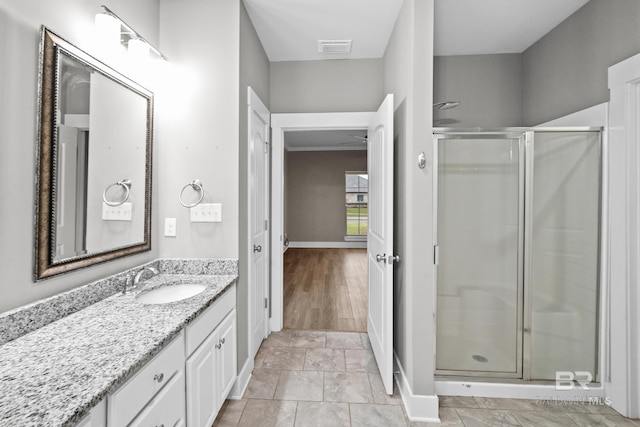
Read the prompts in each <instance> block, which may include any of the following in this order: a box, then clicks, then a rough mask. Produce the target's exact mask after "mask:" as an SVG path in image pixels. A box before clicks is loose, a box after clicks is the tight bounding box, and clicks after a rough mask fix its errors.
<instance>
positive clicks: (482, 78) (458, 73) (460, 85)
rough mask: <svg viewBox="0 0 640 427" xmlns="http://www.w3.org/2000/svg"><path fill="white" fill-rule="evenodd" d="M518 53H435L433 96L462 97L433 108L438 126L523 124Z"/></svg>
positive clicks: (449, 99) (443, 97)
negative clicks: (442, 107)
mask: <svg viewBox="0 0 640 427" xmlns="http://www.w3.org/2000/svg"><path fill="white" fill-rule="evenodd" d="M521 80H522V69H521V55H520V54H517V53H514V54H501V55H459V56H436V57H435V58H434V65H433V99H434V103H435V102H441V101H446V100H447V101H461V102H462V104H460V105H459V106H458V107H456V108H453V109H451V110H438V109H436V110H434V113H433V115H434V126H438V127H507V126H520V125H521V124H522V109H521V101H522V94H521V87H522V81H521Z"/></svg>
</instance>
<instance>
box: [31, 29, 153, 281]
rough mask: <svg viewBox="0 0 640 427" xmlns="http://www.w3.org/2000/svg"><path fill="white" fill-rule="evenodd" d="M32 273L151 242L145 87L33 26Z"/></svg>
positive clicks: (60, 269)
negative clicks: (36, 52)
mask: <svg viewBox="0 0 640 427" xmlns="http://www.w3.org/2000/svg"><path fill="white" fill-rule="evenodd" d="M40 67H41V68H40V82H39V115H38V116H39V117H38V118H39V147H38V156H37V157H38V166H37V171H38V179H37V180H36V181H37V188H36V194H37V196H36V221H37V227H36V242H35V243H36V260H35V268H34V275H35V279H36V280H40V279H44V278H47V277H50V276H53V275H57V274H61V273H65V272H68V271H72V270H75V269H78V268H82V267H86V266H89V265H93V264H97V263H100V262H105V261H109V260H112V259H115V258H119V257H122V256H126V255H131V254H135V253H138V252H143V251H148V250H150V249H151V238H150V229H151V213H150V206H151V146H152V133H153V132H152V131H153V94H152V93H151V92H150V91H148V90H147V89H145V88H143V87H142V86H140V85H138V84H137V83H135V82H133V81H131V80H130V79H128V78H126V77H125V76H123V75H121V74H120V73H118V72H117V71H115V70H113V69H111V68H110V67H108V66H107V65H105V64H103V63H101V62H100V61H98V60H96V59H94V58H93V57H91V56H90V55H88V54H86V53H85V52H83V51H82V50H80V49H78V48H77V47H75V46H73V45H72V44H70V43H69V42H67V41H65V40H64V39H62V38H60V37H59V36H57V35H56V34H55V33H53V32H51V31H50V30H49V29H47V28H45V27H42V29H41V49H40Z"/></svg>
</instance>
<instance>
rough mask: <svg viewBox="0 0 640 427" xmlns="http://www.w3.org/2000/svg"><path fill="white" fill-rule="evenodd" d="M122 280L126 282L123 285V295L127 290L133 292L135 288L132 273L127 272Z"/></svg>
mask: <svg viewBox="0 0 640 427" xmlns="http://www.w3.org/2000/svg"><path fill="white" fill-rule="evenodd" d="M121 281H122V282H124V285H123V287H122V295H126V294H127V292H131V291H132V290H133V287H132V286H131V283H132V282H131V281H132V276H131V274H127V275H126V276H125V277H124V279H123V280H121Z"/></svg>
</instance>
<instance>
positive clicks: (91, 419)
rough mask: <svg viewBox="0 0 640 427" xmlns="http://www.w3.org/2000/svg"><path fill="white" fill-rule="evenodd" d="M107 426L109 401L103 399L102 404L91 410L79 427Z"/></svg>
mask: <svg viewBox="0 0 640 427" xmlns="http://www.w3.org/2000/svg"><path fill="white" fill-rule="evenodd" d="M106 425H107V399H102V400H101V401H100V403H98V404H97V405H96V406H94V407H93V408H92V409H91V412H89V414H87V415H86V416H85V417H84V418H82V420H80V422H79V423H78V424H77V427H106Z"/></svg>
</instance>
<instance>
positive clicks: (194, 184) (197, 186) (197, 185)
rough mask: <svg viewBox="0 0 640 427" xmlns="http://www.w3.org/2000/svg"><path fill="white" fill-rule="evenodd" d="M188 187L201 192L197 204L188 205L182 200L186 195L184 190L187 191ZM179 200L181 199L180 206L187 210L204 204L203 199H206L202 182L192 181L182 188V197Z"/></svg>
mask: <svg viewBox="0 0 640 427" xmlns="http://www.w3.org/2000/svg"><path fill="white" fill-rule="evenodd" d="M188 187H191V188H193V189H194V190H196V191H199V192H200V198H199V199H198V201H197V202H195V203H191V204H186V203H185V202H184V201H183V200H182V195H183V194H184V190H186V189H187V188H188ZM178 199H180V204H181V205H182V206H184V207H185V208H193V207H196V206H198V205H199V204H200V203H202V199H204V188H202V182H200V180H199V179H194V180H193V181H191V182H190V183H188V184H187V185H185V186H184V187H182V191H180V196H178Z"/></svg>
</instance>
